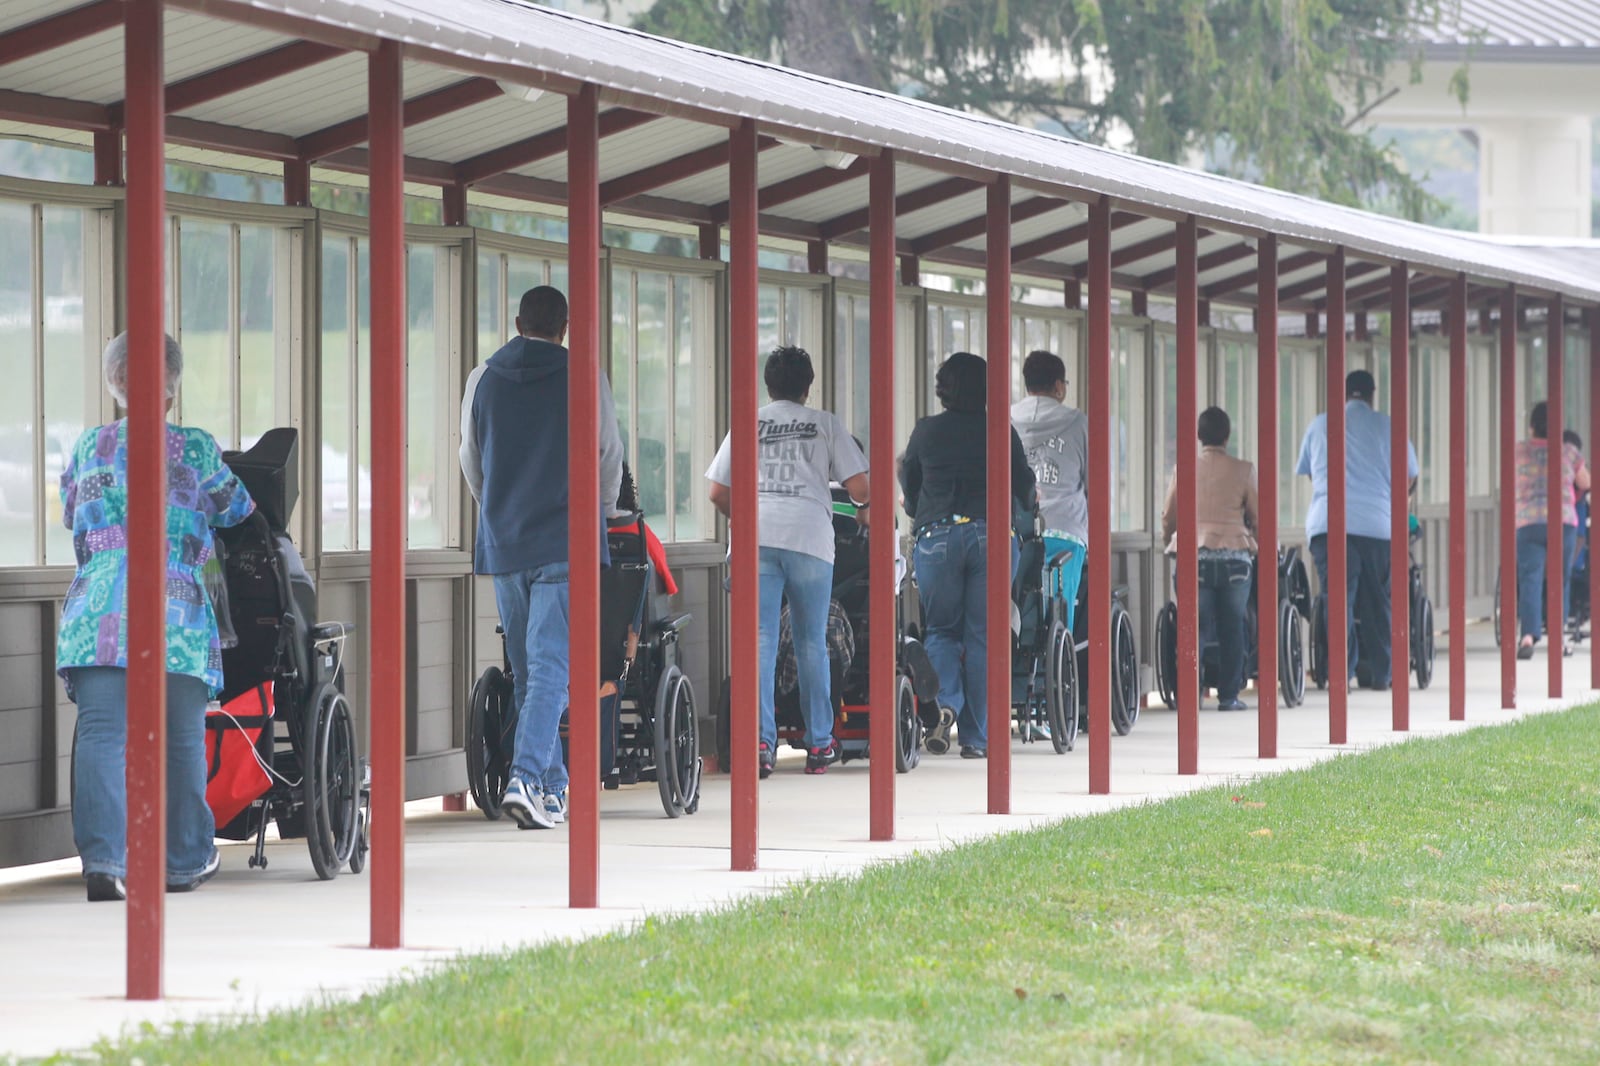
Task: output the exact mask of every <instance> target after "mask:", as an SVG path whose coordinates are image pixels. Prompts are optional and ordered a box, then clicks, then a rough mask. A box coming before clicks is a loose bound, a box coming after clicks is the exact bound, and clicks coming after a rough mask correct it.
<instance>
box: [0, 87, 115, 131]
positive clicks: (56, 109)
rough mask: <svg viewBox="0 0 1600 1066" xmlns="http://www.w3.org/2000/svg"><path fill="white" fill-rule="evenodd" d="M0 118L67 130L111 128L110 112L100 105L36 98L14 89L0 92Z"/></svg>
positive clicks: (34, 95)
mask: <svg viewBox="0 0 1600 1066" xmlns="http://www.w3.org/2000/svg"><path fill="white" fill-rule="evenodd" d="M0 119H6V120H8V121H11V122H32V123H35V124H37V125H40V126H60V127H61V128H63V129H69V130H91V131H93V130H108V129H110V128H111V111H110V109H109V108H106V107H104V106H102V105H100V104H90V103H85V102H84V101H82V100H66V99H63V98H61V97H59V96H40V95H39V94H38V93H19V92H17V91H16V90H14V89H0Z"/></svg>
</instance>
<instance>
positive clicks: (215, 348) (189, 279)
mask: <svg viewBox="0 0 1600 1066" xmlns="http://www.w3.org/2000/svg"><path fill="white" fill-rule="evenodd" d="M178 232H179V247H178V279H179V280H178V284H179V324H178V328H179V330H181V333H180V335H179V338H178V341H179V343H180V344H182V345H183V381H182V393H183V400H182V407H181V418H182V419H183V422H184V424H186V425H190V426H198V427H199V428H201V429H204V430H206V431H207V432H209V433H210V434H212V435H213V436H214V437H216V438H217V440H218V441H219V442H221V444H222V446H223V447H224V448H228V447H235V446H237V445H238V443H239V441H238V435H237V433H236V432H235V427H234V423H233V369H234V367H233V342H232V336H231V334H230V326H231V322H230V315H229V308H228V305H229V303H230V301H231V295H232V283H233V276H232V270H231V264H230V262H229V260H230V259H231V258H232V255H233V248H232V232H231V227H229V226H228V225H227V224H226V223H218V222H200V221H195V220H193V219H185V220H183V222H182V225H181V227H180V229H179V231H178Z"/></svg>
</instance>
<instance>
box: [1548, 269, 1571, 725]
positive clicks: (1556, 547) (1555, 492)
mask: <svg viewBox="0 0 1600 1066" xmlns="http://www.w3.org/2000/svg"><path fill="white" fill-rule="evenodd" d="M1549 314H1550V317H1549V319H1548V321H1547V322H1546V323H1545V360H1546V370H1545V381H1546V382H1547V383H1548V385H1547V389H1548V391H1547V392H1546V393H1545V400H1546V407H1547V409H1548V412H1549V414H1548V418H1549V425H1548V429H1549V432H1548V433H1546V434H1545V440H1546V441H1547V442H1548V450H1547V451H1546V462H1545V483H1546V487H1547V488H1548V489H1549V496H1548V501H1549V502H1548V503H1547V504H1546V506H1547V508H1548V519H1549V521H1548V522H1547V523H1546V527H1545V528H1546V534H1545V558H1544V565H1545V569H1544V587H1545V595H1544V600H1545V622H1544V636H1545V641H1546V643H1548V645H1549V651H1550V656H1549V661H1550V679H1549V685H1550V688H1549V696H1550V698H1551V699H1553V700H1558V699H1560V698H1561V680H1562V679H1561V671H1562V662H1561V658H1562V656H1561V645H1562V644H1564V643H1565V642H1566V635H1565V630H1566V618H1565V612H1564V610H1563V606H1562V604H1563V601H1564V599H1565V597H1563V596H1562V595H1561V591H1562V590H1561V582H1562V578H1563V577H1564V576H1565V571H1564V569H1563V567H1562V565H1561V564H1562V559H1561V547H1562V545H1561V540H1562V532H1561V505H1562V502H1563V500H1562V485H1561V480H1562V479H1561V432H1562V430H1564V429H1565V428H1566V425H1565V423H1566V419H1565V417H1563V416H1564V414H1565V411H1564V410H1563V406H1564V404H1565V403H1566V381H1565V380H1564V379H1565V378H1566V361H1565V359H1564V358H1563V356H1564V355H1565V351H1564V348H1565V340H1566V338H1565V336H1564V334H1565V330H1564V329H1563V326H1564V325H1565V319H1566V311H1565V309H1564V307H1563V306H1562V303H1561V297H1559V296H1556V297H1554V298H1552V299H1551V301H1550V312H1549Z"/></svg>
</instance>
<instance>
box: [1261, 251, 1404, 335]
mask: <svg viewBox="0 0 1600 1066" xmlns="http://www.w3.org/2000/svg"><path fill="white" fill-rule="evenodd" d="M1382 269H1383V267H1382V266H1381V265H1379V264H1378V263H1354V264H1352V265H1351V266H1350V269H1349V270H1346V271H1345V274H1344V277H1345V284H1346V285H1348V284H1349V283H1350V282H1352V281H1354V280H1355V279H1356V278H1364V277H1366V276H1367V275H1368V274H1376V273H1377V272H1378V271H1380V270H1382ZM1326 284H1327V282H1326V281H1325V280H1324V279H1322V278H1307V279H1306V280H1305V281H1299V282H1296V283H1295V284H1293V285H1286V286H1284V287H1283V288H1281V289H1279V290H1278V299H1279V300H1298V299H1300V297H1302V296H1309V295H1311V294H1312V293H1314V292H1318V291H1320V290H1321V289H1322V288H1323V286H1325V285H1326ZM1375 284H1376V283H1375ZM1383 284H1385V285H1387V284H1388V281H1387V280H1385V281H1384V282H1383ZM1345 304H1346V306H1348V305H1349V292H1348V290H1347V291H1346V293H1345ZM1328 328H1329V330H1332V328H1333V327H1332V326H1329V327H1328Z"/></svg>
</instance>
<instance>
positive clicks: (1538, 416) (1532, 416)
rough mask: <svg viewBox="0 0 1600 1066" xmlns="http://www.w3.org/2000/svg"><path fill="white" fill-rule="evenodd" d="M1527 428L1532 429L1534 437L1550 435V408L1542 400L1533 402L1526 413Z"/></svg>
mask: <svg viewBox="0 0 1600 1066" xmlns="http://www.w3.org/2000/svg"><path fill="white" fill-rule="evenodd" d="M1528 428H1529V429H1531V430H1533V435H1534V436H1535V437H1548V436H1549V435H1550V408H1549V407H1548V406H1546V404H1545V402H1544V401H1543V400H1540V401H1539V402H1538V403H1536V404H1534V405H1533V410H1532V411H1530V412H1529V413H1528Z"/></svg>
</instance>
